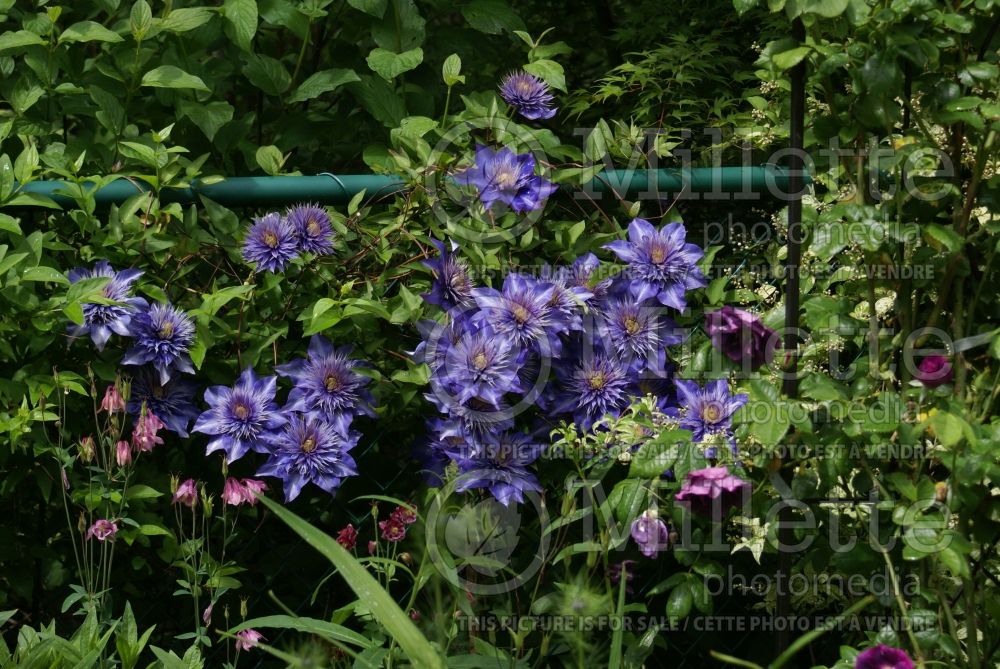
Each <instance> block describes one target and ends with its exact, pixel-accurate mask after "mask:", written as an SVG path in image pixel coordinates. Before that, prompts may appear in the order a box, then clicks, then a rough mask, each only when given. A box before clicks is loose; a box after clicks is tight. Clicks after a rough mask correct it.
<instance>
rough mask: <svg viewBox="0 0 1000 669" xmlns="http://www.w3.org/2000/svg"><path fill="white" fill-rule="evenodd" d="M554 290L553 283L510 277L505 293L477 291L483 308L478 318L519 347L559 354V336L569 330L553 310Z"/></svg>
mask: <svg viewBox="0 0 1000 669" xmlns="http://www.w3.org/2000/svg"><path fill="white" fill-rule="evenodd" d="M554 289H555V287H554V286H553V284H551V283H546V282H542V281H535V280H534V279H532V278H530V277H525V276H522V275H520V274H508V275H507V278H505V279H504V282H503V288H502V290H496V289H495V288H477V289H475V290H474V291H472V295H473V297H474V298H475V300H476V304H478V305H479V308H480V309H482V311H481V312H480V313H479V314H477V316H478V317H480V318H482V319H485V320H486V322H487V323H489V324H490V325H491V326H492V327H493V329H494V331H496V333H497V334H499V335H501V336H505V337H510V338H511V339H512V340H513V341H514V343H515V344H517V345H518V346H521V347H525V348H539V347H540V348H541V351H542V352H543V353H549V352H551V353H553V354H554V355H558V354H559V351H560V345H559V336H558V335H559V333H560V332H563V331H565V330H566V329H567V324H566V323H565V322H564V321H563V317H562V314H560V313H558V312H556V311H555V310H554V309H553V308H552V292H553V290H554ZM543 341H544V342H545V344H542V342H543ZM540 345H541V346H540Z"/></svg>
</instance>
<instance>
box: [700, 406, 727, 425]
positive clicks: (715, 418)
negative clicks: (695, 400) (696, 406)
mask: <svg viewBox="0 0 1000 669" xmlns="http://www.w3.org/2000/svg"><path fill="white" fill-rule="evenodd" d="M701 417H702V418H703V419H704V420H706V421H708V422H709V423H717V422H719V419H720V418H722V407H720V406H719V405H718V404H706V405H705V408H704V409H702V410H701Z"/></svg>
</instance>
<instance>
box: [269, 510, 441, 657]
mask: <svg viewBox="0 0 1000 669" xmlns="http://www.w3.org/2000/svg"><path fill="white" fill-rule="evenodd" d="M260 502H261V504H262V505H264V506H265V507H267V508H268V509H269V510H270V511H271V512H272V513H273V514H274V515H275V516H277V517H278V518H279V519H280V520H282V521H284V522H285V523H286V524H287V525H288V526H289V527H290V528H291V529H292V530H293V531H294V532H295V533H296V534H298V535H299V536H300V537H302V538H303V539H305V541H306V542H307V543H308V544H309V545H310V546H312V547H313V548H315V549H316V550H318V551H319V552H320V553H321V554H322V555H323V556H324V557H325V558H326V559H327V560H329V561H330V563H331V564H333V565H334V567H336V568H337V571H338V572H339V573H340V575H341V576H343V578H344V581H345V582H346V583H347V585H348V586H349V587H350V588H351V590H353V591H354V594H355V595H356V596H357V598H358V599H359V600H360V601H362V602H364V604H365V606H366V608H367V610H368V612H369V613H370V614H371V615H372V616H373V617H374V618H375V619H376V620H377V621H378V622H379V623H380V624H381V625H382V626H383V627H384V628H385V629H386V631H387V632H388V633H389V634H390V635H392V637H393V639H395V641H396V643H398V644H399V647H400V648H401V649H402V650H403V652H404V653H405V654H406V656H407V657H408V658H409V660H410V662H411V663H412V664H413V666H414V667H417V668H418V669H423V668H424V667H426V668H428V669H444V667H445V663H444V659H443V658H442V657H441V655H440V654H438V652H437V651H436V650H434V647H433V646H431V644H430V643H428V641H427V639H426V638H424V636H423V634H421V633H420V630H419V629H417V626H416V625H414V624H413V621H411V620H410V617H409V616H408V615H407V614H406V613H405V612H403V610H402V609H401V608H399V605H397V604H396V602H395V600H393V598H392V596H391V595H390V594H389V593H388V592H386V591H385V590H383V589H382V586H381V585H379V583H378V581H376V580H375V578H374V577H372V575H371V574H370V573H369V572H368V570H367V569H366V568H365V567H364V566H363V565H362V564H361V563H360V562H358V561H357V560H355V559H354V557H353V556H352V555H351V554H350V553H348V552H347V550H345V549H344V547H343V546H341V545H340V544H338V543H337V542H336V541H334V540H333V539H332V538H331V537H329V536H328V535H326V534H324V533H323V532H322V531H320V530H318V529H316V528H315V527H313V526H312V525H310V524H309V523H307V522H306V521H305V520H303V519H302V518H300V517H299V516H297V515H295V514H294V513H292V512H291V511H289V510H288V509H286V508H284V507H283V506H281V505H280V504H278V503H277V502H275V501H273V500H271V499H268V498H267V497H261V498H260Z"/></svg>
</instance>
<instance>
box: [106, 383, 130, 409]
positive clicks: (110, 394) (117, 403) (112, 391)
mask: <svg viewBox="0 0 1000 669" xmlns="http://www.w3.org/2000/svg"><path fill="white" fill-rule="evenodd" d="M101 411H107V412H108V413H119V412H122V411H125V398H124V397H122V394H121V393H120V392H118V386H116V385H115V384H113V383H112V384H111V385H110V386H108V389H107V390H105V391H104V399H103V400H101Z"/></svg>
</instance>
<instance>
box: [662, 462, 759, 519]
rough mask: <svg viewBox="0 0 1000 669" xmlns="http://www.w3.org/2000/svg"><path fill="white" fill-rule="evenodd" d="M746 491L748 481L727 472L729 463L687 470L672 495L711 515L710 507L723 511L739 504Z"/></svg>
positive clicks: (691, 507)
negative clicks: (679, 486)
mask: <svg viewBox="0 0 1000 669" xmlns="http://www.w3.org/2000/svg"><path fill="white" fill-rule="evenodd" d="M749 492H750V484H749V483H748V482H747V481H744V480H743V479H741V478H740V477H738V476H733V475H732V474H730V473H729V468H728V467H706V468H705V469H696V470H694V471H691V472H688V475H687V478H686V479H685V480H684V483H683V484H681V489H680V491H679V492H678V493H677V494H676V495H674V501H676V502H679V503H682V504H684V505H686V506H688V507H690V509H691V511H693V512H694V513H698V514H701V515H704V516H707V515H711V514H712V509H713V507H715V506H718V508H719V509H720V511H721V513H722V514H723V515H725V513H726V512H727V511H729V510H730V509H732V508H734V507H736V506H739V504H740V503H741V502H742V501H743V498H744V495H746V494H748V493H749ZM716 500H718V501H716Z"/></svg>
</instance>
